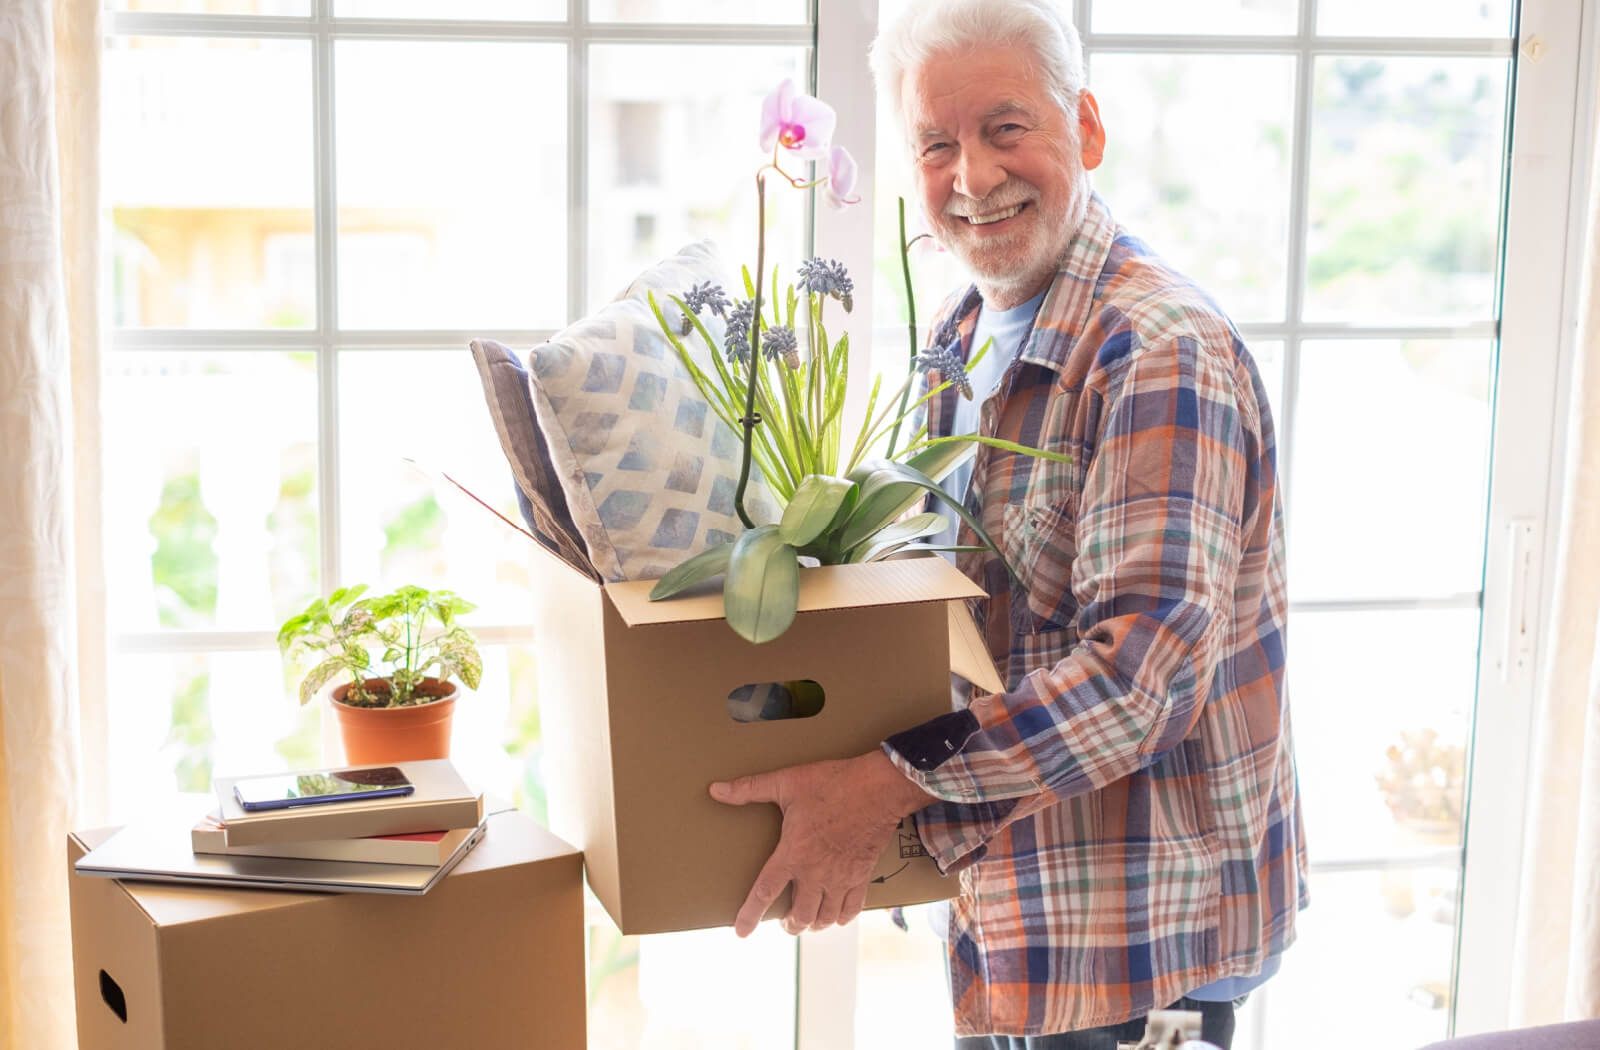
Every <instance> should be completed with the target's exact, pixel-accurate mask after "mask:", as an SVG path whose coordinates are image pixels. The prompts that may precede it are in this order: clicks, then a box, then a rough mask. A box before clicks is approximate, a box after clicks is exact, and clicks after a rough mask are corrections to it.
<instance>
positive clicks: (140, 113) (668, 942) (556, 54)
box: [90, 0, 815, 1047]
mask: <svg viewBox="0 0 1600 1050" xmlns="http://www.w3.org/2000/svg"><path fill="white" fill-rule="evenodd" d="M107 27H108V30H109V32H108V37H107V42H106V52H105V75H104V81H105V110H104V115H105V132H104V133H105V140H104V151H105V167H104V186H105V200H106V204H107V220H108V225H109V228H110V229H111V230H112V231H113V234H112V236H111V237H110V238H109V239H108V244H109V245H110V250H109V252H108V255H109V258H108V259H107V260H106V265H107V267H108V270H109V271H110V273H111V274H112V276H113V277H114V280H113V281H112V282H110V283H109V284H108V287H110V288H112V289H113V296H112V300H113V305H112V311H111V314H110V317H109V320H110V322H111V324H110V326H109V329H110V335H109V347H108V352H107V353H106V356H105V376H104V383H105V397H104V400H105V405H106V410H105V419H104V433H105V439H106V440H105V443H106V460H105V476H106V485H105V499H104V503H105V507H106V515H107V530H106V531H107V535H108V537H109V543H110V545H111V550H110V557H109V559H108V561H109V576H110V578H109V580H108V586H109V592H110V599H109V600H110V607H111V608H110V616H111V626H112V630H113V634H114V650H115V651H114V654H113V658H112V659H113V666H112V669H111V673H112V676H113V678H114V680H115V681H117V683H118V686H117V688H116V689H115V690H114V691H113V695H112V696H111V698H110V701H109V705H108V707H109V711H108V720H107V724H106V725H104V726H100V727H90V728H91V729H98V730H100V731H103V732H104V733H105V744H106V752H107V754H108V755H109V762H110V766H111V768H110V769H109V770H108V774H107V775H108V780H109V782H110V783H113V784H116V785H117V788H118V790H117V792H116V794H115V796H114V797H112V798H111V799H110V800H109V803H110V804H109V812H110V815H111V816H112V818H113V819H117V820H124V819H127V818H128V817H130V816H132V815H133V814H134V813H135V812H136V811H137V810H138V809H139V808H140V807H141V804H142V803H143V802H144V801H146V800H148V799H152V798H157V797H162V796H166V795H169V794H171V793H172V792H174V791H183V792H193V793H196V795H197V799H196V805H197V806H198V805H200V804H201V803H200V800H199V798H198V795H199V793H203V792H207V791H209V789H210V784H211V777H212V775H213V773H214V772H216V771H227V770H250V771H267V770H271V769H279V768H292V767H305V766H315V765H318V764H322V763H324V762H327V761H336V760H337V757H338V753H337V744H336V738H335V737H334V736H333V735H332V733H333V730H332V729H331V726H330V725H328V724H325V723H324V720H323V719H322V717H321V716H322V709H321V707H320V706H319V705H311V706H308V707H306V708H300V707H298V706H297V705H296V704H295V702H294V700H293V699H292V698H293V697H294V695H295V688H296V684H297V683H296V681H295V679H294V677H293V676H292V675H291V674H289V673H288V672H286V671H285V669H284V668H283V666H282V664H281V661H280V658H279V656H278V653H277V651H276V645H275V633H276V629H277V626H278V624H279V623H280V622H281V621H282V620H283V619H284V618H286V617H287V616H288V615H290V614H292V613H293V612H295V611H298V610H299V609H300V608H303V607H304V606H305V604H306V603H308V602H309V601H310V600H311V599H312V598H313V597H315V596H317V595H319V594H325V593H327V592H328V591H329V590H331V589H332V588H333V587H335V586H337V585H341V584H346V583H354V582H364V583H367V584H369V585H371V586H372V587H374V588H375V589H379V588H381V589H388V588H390V587H393V586H396V585H399V584H402V583H411V582H415V583H421V584H426V585H429V586H434V587H440V586H446V587H449V588H451V589H453V590H456V591H457V592H459V593H461V594H462V595H463V596H465V597H467V598H469V599H470V600H472V601H474V602H476V603H477V604H478V606H479V608H478V611H477V612H476V613H474V614H473V615H472V616H471V618H470V619H469V623H470V624H471V625H472V626H473V627H474V629H475V630H476V632H477V633H478V635H479V636H480V640H481V641H482V642H483V643H484V645H483V648H484V658H485V669H484V676H483V687H482V688H481V689H480V690H478V691H477V693H476V694H475V695H474V696H473V697H472V698H471V700H472V702H471V703H469V704H463V705H461V706H460V707H458V709H457V717H456V721H457V725H456V728H455V740H454V745H453V753H454V754H455V755H456V757H457V759H458V761H460V762H461V763H462V764H463V766H466V767H469V768H471V769H472V770H473V771H474V773H475V774H476V775H478V776H479V777H481V779H482V781H483V782H484V784H485V786H486V787H487V788H488V790H490V791H491V792H493V793H495V794H496V795H498V796H500V797H503V798H510V799H513V800H515V801H516V802H517V803H518V804H519V805H520V806H521V807H522V808H524V809H525V810H527V811H529V812H531V813H532V814H534V815H535V816H542V815H543V809H544V796H543V787H542V781H541V776H540V772H539V770H540V760H541V755H540V732H539V717H538V707H537V704H536V697H535V694H534V689H535V685H534V683H535V674H534V666H533V661H534V656H533V650H532V646H531V644H530V642H531V637H530V633H529V629H528V628H527V627H526V625H527V624H528V623H529V620H530V612H531V610H530V608H529V607H528V604H527V603H528V601H529V599H528V594H529V591H530V589H531V588H532V587H534V586H536V580H535V578H534V576H533V574H532V568H533V563H532V561H531V556H530V552H529V551H528V549H527V547H526V546H525V541H524V540H522V539H521V538H520V537H518V536H517V535H515V534H514V533H512V532H510V530H507V529H506V528H505V527H504V526H503V525H501V524H500V523H498V522H496V521H494V520H493V519H492V517H490V516H489V515H488V514H486V513H484V512H483V511H482V510H481V509H480V508H476V507H474V506H472V505H471V504H470V503H469V502H467V501H465V500H464V499H461V498H459V497H456V496H454V495H452V493H451V492H450V491H449V487H448V486H446V485H441V484H439V483H438V481H437V480H436V479H435V478H434V477H432V476H430V475H429V474H427V473H425V472H424V470H421V469H419V468H418V467H417V466H415V465H413V464H411V463H409V462H407V459H408V458H410V459H414V460H416V461H418V462H419V463H421V464H423V465H424V467H425V468H427V469H433V468H439V469H446V470H449V471H450V472H451V473H452V474H454V475H457V476H459V477H461V478H462V480H463V481H464V482H466V484H467V485H468V486H469V487H471V488H472V489H473V490H474V491H476V492H478V493H480V494H482V495H484V496H486V497H488V498H489V499H490V500H491V501H492V502H494V503H496V504H497V507H498V509H499V510H500V511H501V512H503V513H505V514H507V515H508V516H510V517H512V518H513V519H514V518H515V516H516V509H515V503H514V501H513V498H512V487H511V481H510V472H509V469H508V467H507V466H506V464H505V460H504V456H503V455H502V454H501V452H500V450H499V447H498V443H497V441H496V438H495V436H494V434H493V429H492V427H490V426H489V422H488V417H487V413H486V410H485V408H484V407H483V399H482V393H481V390H480V389H479V383H478V379H477V377H476V374H475V371H474V370H473V369H472V368H471V366H470V363H469V361H468V359H467V355H466V351H465V346H466V343H467V341H468V340H469V339H471V338H474V337H478V336H487V337H491V338H495V339H498V340H500V341H501V342H504V343H506V344H507V345H509V346H513V347H517V348H519V349H523V350H525V349H527V348H528V347H530V346H532V345H534V344H536V343H537V342H539V341H541V340H542V339H544V338H546V337H547V336H548V335H549V334H551V333H553V332H554V331H555V330H557V329H559V328H560V327H562V326H563V325H564V324H566V323H567V322H568V321H569V320H571V319H574V318H576V317H578V316H580V315H582V314H584V313H587V312H588V310H589V309H590V308H591V307H592V306H594V305H597V304H599V303H601V302H604V301H605V300H606V299H608V298H610V296H611V295H612V294H614V293H615V291H616V290H617V289H618V288H620V287H622V286H624V285H625V284H626V283H627V282H628V281H629V280H630V279H631V278H632V277H633V275H634V274H635V273H637V272H638V270H640V269H642V268H643V267H644V266H645V265H647V264H649V263H651V262H654V261H655V260H656V259H657V258H659V257H660V255H661V254H663V253H664V252H669V251H671V250H673V249H675V248H676V247H678V246H679V245H680V244H683V243H685V242H688V241H690V240H692V239H695V238H698V237H703V236H712V237H715V238H717V239H718V240H719V241H721V242H723V243H725V244H730V245H731V244H742V243H743V242H744V240H745V239H746V237H747V235H748V234H747V231H748V228H749V225H750V222H749V220H747V219H746V216H749V217H753V216H754V212H755V207H754V192H753V189H752V188H751V187H750V185H749V183H750V181H751V180H750V179H748V178H747V177H746V172H753V171H754V170H755V167H756V166H757V165H758V164H759V163H760V160H761V157H760V151H759V149H758V148H757V147H756V144H755V141H754V139H755V128H756V115H757V114H758V113H759V108H760V102H761V98H762V96H763V95H764V94H765V93H767V92H768V91H770V90H772V88H773V87H774V86H775V85H776V84H777V82H778V81H779V80H780V79H782V78H783V77H785V76H792V77H794V78H796V80H798V81H800V82H801V83H805V82H807V81H808V80H809V69H810V66H811V55H812V52H813V48H814V37H815V25H814V19H813V18H812V15H811V12H810V5H809V4H807V3H805V2H804V0H794V2H788V3H785V2H770V3H762V4H757V5H748V4H743V3H738V4H735V3H706V2H703V0H700V2H696V3H693V4H687V3H677V2H672V0H593V2H590V3H585V2H582V0H574V2H572V3H570V4H569V3H567V2H563V0H115V2H113V3H112V4H111V11H110V14H109V15H108V18H107ZM730 128H738V129H740V131H741V133H740V134H730V133H729V129H730ZM745 129H748V133H747V134H745V133H743V132H744V131H745ZM804 221H805V216H804V212H803V209H799V208H792V209H787V210H786V211H785V214H784V216H783V217H781V218H780V220H779V222H778V223H777V225H776V226H775V228H774V230H773V231H772V236H773V241H774V243H775V244H778V245H780V246H781V247H782V248H783V250H785V251H787V252H788V253H789V254H791V255H794V256H796V257H798V255H799V246H800V245H801V244H802V243H803V241H804ZM196 815H197V816H198V810H197V813H196ZM591 918H592V922H591V927H590V931H589V960H590V974H589V977H590V994H591V1001H592V1003H593V1004H594V1009H593V1018H592V1021H591V1030H592V1031H593V1032H594V1033H595V1035H594V1038H595V1040H596V1045H628V1046H647V1047H666V1046H677V1045H691V1044H692V1045H710V1043H709V1042H708V1040H709V1041H715V1040H721V1041H722V1042H720V1043H718V1044H717V1045H725V1046H728V1047H735V1046H750V1047H756V1046H761V1047H766V1046H772V1045H781V1044H782V1043H783V1042H784V1041H785V1040H788V1039H792V1037H793V1033H794V1030H795V996H794V986H795V966H796V963H795V959H796V951H795V945H794V942H793V941H792V940H791V939H790V938H788V937H787V936H785V935H784V934H783V933H782V932H781V931H779V930H764V931H762V934H761V935H760V936H758V937H756V938H754V939H753V940H752V941H749V942H738V941H737V940H736V939H735V938H734V937H733V935H732V934H731V932H727V931H709V932H705V933H700V934H689V935H683V936H665V937H649V938H633V937H630V938H623V937H621V936H620V935H618V934H617V932H616V929H615V927H614V926H612V925H611V923H610V920H609V919H608V918H607V917H606V916H605V914H604V912H603V911H601V910H599V909H598V908H593V909H591ZM718 975H720V976H718ZM734 987H737V989H738V999H739V1001H740V1003H741V1004H742V1009H741V1010H725V1009H722V1008H721V1005H720V1004H721V1002H722V1000H723V999H724V997H725V993H726V992H727V990H728V989H730V988H734ZM713 1003H716V1004H719V1005H718V1006H717V1008H715V1009H713V1008H712V1004H713Z"/></svg>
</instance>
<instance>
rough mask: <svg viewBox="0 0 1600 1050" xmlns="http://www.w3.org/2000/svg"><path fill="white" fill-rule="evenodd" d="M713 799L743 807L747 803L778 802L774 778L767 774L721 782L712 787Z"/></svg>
mask: <svg viewBox="0 0 1600 1050" xmlns="http://www.w3.org/2000/svg"><path fill="white" fill-rule="evenodd" d="M711 797H712V798H714V799H716V800H717V801H718V802H726V803H727V804H728V805H730V806H742V805H744V804H746V803H747V802H776V801H778V798H777V793H776V791H775V790H774V788H773V784H772V776H771V774H767V773H759V774H756V775H753V776H748V777H736V778H734V779H733V780H719V781H717V782H715V783H714V784H712V785H711Z"/></svg>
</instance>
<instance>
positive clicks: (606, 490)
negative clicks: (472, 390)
mask: <svg viewBox="0 0 1600 1050" xmlns="http://www.w3.org/2000/svg"><path fill="white" fill-rule="evenodd" d="M721 271H722V267H721V264H720V260H718V258H717V255H716V249H715V248H714V247H713V246H712V244H711V242H709V241H700V242H697V243H695V244H691V245H689V246H688V247H686V248H684V249H683V250H682V251H681V252H679V253H678V254H677V255H676V256H673V257H672V258H670V259H666V260H663V261H662V262H660V263H658V264H657V265H655V266H653V267H651V268H650V269H649V270H647V271H645V273H643V274H642V275H640V277H639V278H638V279H637V280H635V281H634V282H633V284H632V285H630V286H629V287H628V289H627V290H626V291H625V292H624V293H623V298H620V299H618V300H617V301H615V302H612V303H608V304H606V305H605V306H603V307H601V308H600V310H599V311H597V312H596V313H595V314H594V315H592V316H590V317H587V318H584V319H583V320H581V321H579V322H577V323H576V324H574V325H572V326H571V327H569V328H567V329H566V330H565V331H563V332H561V333H560V334H559V335H557V336H556V337H555V338H553V339H551V340H550V341H549V342H548V343H545V344H544V345H543V346H539V347H535V348H534V350H533V353H532V355H531V360H530V362H529V364H530V368H529V372H530V376H529V381H528V384H529V391H530V393H531V395H532V399H533V409H534V417H535V419H536V420H537V421H538V425H539V430H540V432H541V433H542V434H543V435H544V438H545V442H546V444H547V446H548V449H549V453H550V460H551V463H552V465H553V467H554V471H553V472H554V474H555V475H556V477H557V479H558V480H559V482H560V485H561V489H562V492H563V493H564V494H565V497H566V504H567V508H568V510H569V511H570V512H571V515H572V520H573V523H574V525H575V526H576V528H577V532H578V534H579V535H580V536H581V537H582V538H583V542H584V544H585V546H586V547H587V548H588V552H589V558H590V560H591V561H592V562H593V563H594V566H595V568H596V569H598V570H599V572H600V575H601V576H602V577H604V578H605V579H607V580H647V579H655V578H657V577H660V576H661V575H663V574H665V573H666V572H667V570H669V569H671V568H672V567H673V566H674V565H676V564H678V563H679V562H681V561H682V560H683V559H684V558H686V557H688V556H689V555H691V554H694V553H697V552H699V551H701V550H704V549H705V548H707V547H710V546H713V545H715V544H718V543H728V542H731V541H732V540H733V539H734V538H736V537H737V536H738V535H739V533H740V532H741V531H742V528H743V526H742V525H741V523H740V521H739V518H738V515H737V514H735V513H734V509H733V493H734V489H735V487H736V485H737V483H738V479H739V461H740V453H741V448H740V442H739V437H738V436H737V435H736V434H735V433H734V432H733V431H732V430H731V429H729V428H728V427H727V426H726V425H725V424H724V423H723V422H722V421H721V420H720V419H718V418H717V416H716V414H715V413H713V412H712V411H711V406H710V405H708V404H707V403H706V400H705V398H704V397H702V396H701V394H700V391H699V390H698V389H697V388H696V387H695V385H694V381H693V380H692V379H690V378H689V373H688V371H687V370H686V369H685V368H684V367H683V363H682V362H681V361H679V360H678V355H677V353H676V352H675V351H674V350H673V348H672V346H671V344H670V343H668V342H667V340H666V337H665V336H664V335H662V334H661V330H660V328H659V327H658V326H657V324H656V320H655V316H654V315H653V314H652V313H651V312H650V306H649V303H648V302H647V301H646V299H645V295H646V293H647V292H649V291H653V292H654V293H655V296H656V301H657V302H665V300H666V297H667V296H668V295H682V294H683V293H684V292H686V291H687V290H688V289H689V288H690V287H691V286H693V285H694V284H697V283H699V282H701V281H708V280H709V281H716V282H719V283H720V282H722V281H723V280H724V277H723V274H722V272H721ZM667 309H673V308H672V307H671V306H670V304H668V306H667ZM703 320H705V321H706V323H707V328H708V329H709V330H710V332H711V334H712V335H713V336H714V337H716V338H719V339H720V337H721V331H722V328H721V322H720V321H717V320H716V319H715V318H708V319H703ZM698 344H699V340H698V338H697V339H695V340H693V341H691V342H688V343H686V344H685V345H686V346H688V347H689V348H690V349H691V352H697V354H709V351H708V350H706V348H705V347H703V346H699V345H698ZM697 363H702V362H699V360H698V356H697ZM703 366H704V367H705V368H706V369H708V370H709V369H710V368H711V367H712V365H711V362H710V360H709V358H707V359H706V360H705V361H704V362H703ZM751 470H752V477H751V480H750V485H749V487H748V489H747V490H746V493H745V506H746V509H748V510H749V511H750V513H751V516H752V517H753V518H755V519H756V520H757V521H773V520H776V518H777V511H776V510H775V509H774V507H775V505H774V503H773V501H772V498H771V495H770V493H768V491H767V490H766V487H765V485H764V484H763V483H762V482H761V480H760V474H759V472H758V471H757V469H756V467H755V466H754V465H753V464H752V467H751Z"/></svg>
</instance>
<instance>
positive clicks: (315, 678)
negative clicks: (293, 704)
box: [300, 657, 345, 704]
mask: <svg viewBox="0 0 1600 1050" xmlns="http://www.w3.org/2000/svg"><path fill="white" fill-rule="evenodd" d="M344 667H345V662H344V661H343V660H341V659H339V658H337V657H335V658H334V659H332V660H324V661H322V662H321V663H320V664H318V665H317V666H315V667H313V668H312V669H311V671H310V672H309V673H308V674H307V675H306V676H305V678H303V679H301V681H300V703H301V704H308V703H310V702H311V699H312V698H313V697H315V696H316V695H317V694H318V693H319V692H321V691H322V687H323V686H325V685H327V684H328V682H330V681H331V680H332V679H333V676H334V675H336V674H338V673H339V672H340V671H342V670H344Z"/></svg>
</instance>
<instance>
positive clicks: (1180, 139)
mask: <svg viewBox="0 0 1600 1050" xmlns="http://www.w3.org/2000/svg"><path fill="white" fill-rule="evenodd" d="M1294 70H1295V60H1294V59H1293V58H1291V57H1288V56H1278V55H1260V56H1248V55H1198V56H1177V55H1128V54H1104V55H1096V56H1094V60H1093V63H1092V65H1091V69H1090V74H1091V78H1090V82H1091V83H1092V84H1093V85H1094V90H1095V97H1096V98H1097V99H1098V100H1099V102H1100V112H1101V116H1102V118H1103V119H1104V121H1105V126H1106V137H1107V140H1108V141H1107V146H1106V159H1105V164H1104V165H1103V166H1102V167H1101V168H1100V170H1099V171H1097V172H1096V173H1095V175H1094V179H1095V183H1096V185H1097V187H1098V188H1099V189H1100V191H1101V192H1102V193H1103V194H1104V195H1105V197H1106V201H1107V203H1108V204H1109V205H1110V206H1111V211H1112V214H1113V215H1115V216H1116V217H1117V220H1118V221H1119V222H1121V223H1123V224H1124V225H1125V226H1127V227H1128V229H1130V230H1131V231H1132V232H1133V233H1134V234H1135V235H1136V236H1138V237H1140V238H1142V239H1144V240H1146V241H1148V242H1149V243H1150V245H1151V247H1152V248H1154V249H1155V251H1156V252H1157V253H1158V254H1159V255H1161V256H1162V257H1163V258H1164V259H1166V260H1167V261H1168V262H1169V263H1171V264H1172V265H1173V266H1174V267H1175V268H1177V269H1178V270H1179V271H1181V272H1182V273H1184V274H1186V275H1187V276H1189V277H1191V278H1193V279H1194V280H1195V282H1196V283H1198V284H1199V285H1200V286H1201V287H1202V288H1204V289H1205V290H1206V291H1207V292H1209V293H1211V294H1212V295H1213V296H1215V297H1216V298H1217V300H1218V301H1219V302H1220V303H1221V305H1222V308H1223V309H1224V310H1225V311H1226V312H1227V313H1228V314H1229V315H1230V316H1231V317H1233V318H1234V320H1236V321H1254V320H1281V319H1282V318H1283V316H1284V301H1285V295H1286V292H1287V289H1288V281H1287V276H1286V275H1287V272H1288V262H1287V260H1288V251H1289V182H1290V179H1289V147H1290V142H1291V140H1292V139H1293V127H1294ZM1218 113H1227V114H1228V132H1227V134H1226V135H1219V134H1218V131H1217V122H1216V115H1217V114H1218Z"/></svg>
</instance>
